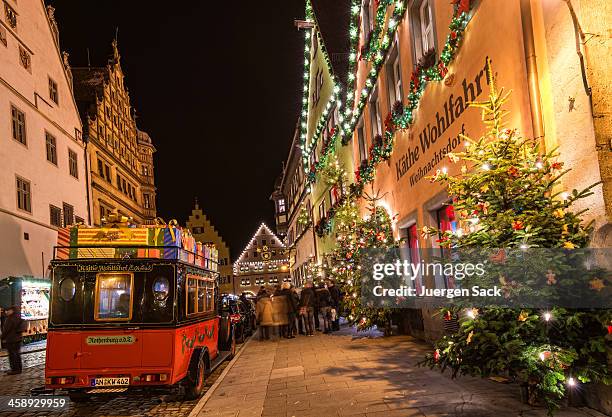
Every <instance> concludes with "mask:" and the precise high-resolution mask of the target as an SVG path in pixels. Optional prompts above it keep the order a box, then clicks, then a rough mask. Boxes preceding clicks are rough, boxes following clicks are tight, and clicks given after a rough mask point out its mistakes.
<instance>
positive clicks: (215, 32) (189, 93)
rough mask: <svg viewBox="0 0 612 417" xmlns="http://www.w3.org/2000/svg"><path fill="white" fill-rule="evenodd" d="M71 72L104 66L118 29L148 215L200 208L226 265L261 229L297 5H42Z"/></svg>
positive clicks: (282, 153)
mask: <svg viewBox="0 0 612 417" xmlns="http://www.w3.org/2000/svg"><path fill="white" fill-rule="evenodd" d="M46 3H47V4H51V5H53V6H54V7H55V9H56V11H55V16H56V19H57V21H58V24H59V29H60V43H61V46H62V49H63V50H66V51H68V52H69V53H70V63H71V65H72V66H75V67H76V66H86V65H87V48H89V54H90V60H91V65H92V66H103V65H105V64H106V61H107V58H108V56H109V54H110V53H111V41H112V40H113V38H114V37H115V30H116V28H118V29H119V30H118V41H119V51H120V53H121V64H122V68H123V70H124V72H125V74H126V85H127V87H128V89H129V92H130V98H131V102H132V106H133V107H134V108H135V109H136V111H137V115H138V120H137V125H138V127H139V128H140V129H142V130H145V131H147V132H148V133H149V134H150V135H151V138H152V139H153V143H154V144H155V147H156V148H157V154H156V158H155V169H156V172H155V176H156V179H155V182H156V185H157V188H158V190H157V212H158V215H159V216H161V217H163V218H164V219H166V221H168V220H169V219H171V218H176V219H177V220H179V222H180V223H181V224H183V225H184V223H185V221H186V219H187V216H188V215H189V213H190V211H191V208H192V206H193V201H194V197H198V200H199V203H200V206H201V207H202V208H203V210H204V212H205V213H206V214H207V215H208V217H209V219H210V220H211V221H212V223H213V224H214V225H215V227H216V229H217V230H218V231H220V233H221V235H222V236H223V237H224V239H225V240H226V242H227V243H228V244H229V245H230V247H231V251H232V257H233V259H235V256H236V254H239V253H240V252H241V251H242V249H243V246H244V245H246V244H247V243H248V240H249V239H250V237H251V234H252V233H253V232H254V231H255V229H256V228H257V226H258V225H259V223H260V222H261V221H262V220H263V221H266V222H267V223H268V225H269V226H270V227H271V228H273V227H274V217H273V213H274V207H273V204H272V202H271V201H270V200H269V196H270V194H271V193H272V191H273V188H274V187H273V186H274V180H275V179H276V177H277V176H278V175H279V173H280V172H281V164H282V161H283V160H285V159H286V157H287V154H288V152H289V147H290V145H291V140H292V135H293V131H294V128H295V123H296V120H297V116H298V114H299V110H300V101H301V81H302V74H303V47H304V46H303V45H304V41H303V39H304V34H303V32H301V31H298V30H297V29H296V28H295V26H294V22H293V21H294V19H296V18H303V16H304V2H303V0H289V1H286V0H285V1H281V0H275V1H271V0H267V1H247V0H238V1H221V2H218V1H204V0H196V1H183V2H167V1H166V2H155V1H150V0H148V1H145V0H129V1H127V0H88V1H83V0H53V1H51V0H47V1H46Z"/></svg>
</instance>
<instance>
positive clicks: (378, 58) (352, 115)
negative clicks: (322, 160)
mask: <svg viewBox="0 0 612 417" xmlns="http://www.w3.org/2000/svg"><path fill="white" fill-rule="evenodd" d="M392 3H393V2H392V1H390V0H379V4H378V7H377V11H376V24H375V28H374V29H373V31H372V36H371V37H370V39H366V40H365V42H366V45H367V46H366V47H365V48H363V52H364V54H360V56H359V57H358V56H357V53H356V51H362V48H359V23H360V11H361V1H360V0H353V4H352V6H351V13H352V19H351V23H350V27H349V35H350V40H351V47H350V50H351V51H352V52H351V53H350V54H349V73H348V83H349V87H348V88H347V91H346V106H345V108H344V112H343V114H342V115H341V116H340V126H341V136H342V144H343V145H346V144H348V142H349V141H350V140H351V137H352V134H353V131H354V129H355V125H356V124H357V120H358V119H359V117H360V116H361V112H362V111H363V107H364V106H365V103H366V101H367V99H368V97H369V95H370V93H371V89H372V87H373V86H374V85H375V84H376V79H377V77H378V73H379V72H380V69H381V68H382V66H383V62H384V58H385V56H386V54H387V52H388V50H389V46H390V45H391V40H392V39H393V36H394V35H395V31H396V30H397V27H398V23H399V22H400V21H401V20H402V18H403V17H404V12H405V11H406V0H397V1H396V2H395V3H394V7H393V12H392V16H391V19H389V23H388V24H387V30H386V32H385V31H383V26H384V17H385V15H386V12H387V8H388V7H389V6H390V5H391V4H392ZM374 33H376V36H374V35H373V34H374ZM383 33H384V35H383ZM358 58H359V59H362V58H363V59H368V60H370V59H371V61H372V68H371V69H370V72H369V73H368V78H367V79H366V82H365V85H366V86H365V87H364V89H363V90H362V91H361V94H360V96H359V102H358V103H357V110H355V111H353V109H354V108H355V91H354V87H355V82H356V77H355V73H356V72H357V61H358ZM351 85H352V86H351Z"/></svg>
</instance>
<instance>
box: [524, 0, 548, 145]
mask: <svg viewBox="0 0 612 417" xmlns="http://www.w3.org/2000/svg"><path fill="white" fill-rule="evenodd" d="M520 1H521V24H522V29H523V45H524V48H525V62H526V64H527V84H528V86H529V104H530V107H531V125H532V126H533V139H534V140H537V141H538V143H539V144H540V152H541V153H543V152H544V151H545V149H546V144H545V141H544V122H543V118H542V97H541V95H540V84H539V78H538V65H537V62H536V53H535V42H534V36H533V19H532V16H531V5H530V0H520Z"/></svg>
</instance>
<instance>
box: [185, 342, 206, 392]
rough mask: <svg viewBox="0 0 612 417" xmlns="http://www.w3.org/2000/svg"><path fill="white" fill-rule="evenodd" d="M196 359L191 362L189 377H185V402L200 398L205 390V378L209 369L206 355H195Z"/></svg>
mask: <svg viewBox="0 0 612 417" xmlns="http://www.w3.org/2000/svg"><path fill="white" fill-rule="evenodd" d="M195 354H196V355H197V357H198V359H197V360H195V361H193V363H192V365H191V367H190V368H191V369H189V375H188V376H187V384H186V387H185V398H186V399H187V400H195V399H198V398H200V396H201V395H202V394H203V393H204V388H206V377H207V376H208V372H209V369H210V364H209V361H208V353H207V352H204V353H203V354H199V353H195Z"/></svg>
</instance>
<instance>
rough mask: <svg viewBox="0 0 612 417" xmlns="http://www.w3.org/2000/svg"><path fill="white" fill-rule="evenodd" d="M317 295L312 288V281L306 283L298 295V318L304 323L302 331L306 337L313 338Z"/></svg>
mask: <svg viewBox="0 0 612 417" xmlns="http://www.w3.org/2000/svg"><path fill="white" fill-rule="evenodd" d="M316 304H317V295H316V294H315V292H314V289H313V288H312V281H307V282H306V285H305V286H304V288H303V289H302V293H301V294H300V316H301V317H302V320H303V321H304V330H305V331H306V334H307V335H308V336H314V334H313V333H314V311H315V306H316Z"/></svg>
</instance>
